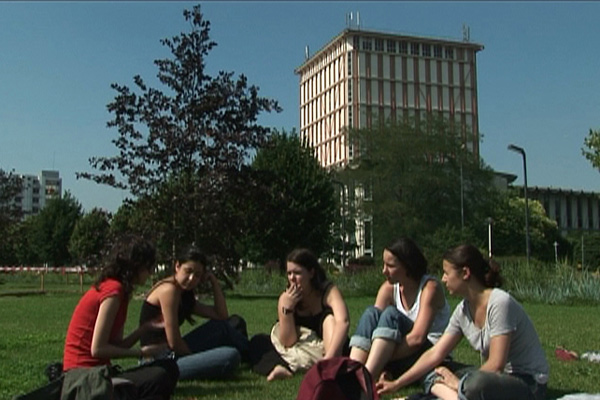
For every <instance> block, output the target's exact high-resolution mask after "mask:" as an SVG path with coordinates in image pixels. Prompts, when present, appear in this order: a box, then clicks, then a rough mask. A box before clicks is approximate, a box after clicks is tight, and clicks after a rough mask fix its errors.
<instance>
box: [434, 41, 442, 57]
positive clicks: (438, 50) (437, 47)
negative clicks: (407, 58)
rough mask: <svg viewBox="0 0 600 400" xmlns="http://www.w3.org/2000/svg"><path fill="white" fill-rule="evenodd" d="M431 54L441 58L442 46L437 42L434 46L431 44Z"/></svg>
mask: <svg viewBox="0 0 600 400" xmlns="http://www.w3.org/2000/svg"><path fill="white" fill-rule="evenodd" d="M433 56H434V57H436V58H442V46H441V45H439V44H436V45H435V46H433Z"/></svg>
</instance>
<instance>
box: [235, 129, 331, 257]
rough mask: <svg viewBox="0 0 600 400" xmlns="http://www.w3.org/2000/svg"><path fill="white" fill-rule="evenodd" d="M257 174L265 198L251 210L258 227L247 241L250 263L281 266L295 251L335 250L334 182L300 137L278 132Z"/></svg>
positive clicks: (261, 153) (255, 167)
mask: <svg viewBox="0 0 600 400" xmlns="http://www.w3.org/2000/svg"><path fill="white" fill-rule="evenodd" d="M252 169H253V171H254V172H255V173H256V174H257V176H258V177H259V178H258V180H257V181H259V182H260V185H259V186H258V189H260V191H261V193H262V194H261V195H258V196H255V198H256V201H254V202H253V205H251V206H250V207H249V210H250V212H249V214H250V215H251V216H252V217H253V222H252V223H251V224H250V225H251V229H250V230H249V234H248V235H247V236H246V240H245V249H246V251H245V254H246V255H247V258H248V259H250V260H251V261H256V262H266V261H269V260H279V261H280V263H282V262H283V261H284V260H285V257H286V255H287V253H288V252H290V251H291V250H293V249H294V248H296V247H307V248H310V249H311V250H313V251H314V252H315V253H316V254H323V253H325V252H327V251H328V250H330V247H331V243H332V237H331V236H332V235H331V232H330V231H331V226H332V223H333V221H334V213H335V209H336V200H335V197H334V190H333V185H332V183H331V178H330V176H329V174H328V173H327V171H325V170H324V169H323V168H322V167H321V166H320V165H319V162H318V161H317V159H316V158H315V157H314V154H313V150H312V149H311V148H308V147H306V146H303V145H302V144H301V141H300V139H299V137H298V135H297V134H296V133H295V132H292V133H291V134H289V135H288V134H286V133H285V132H281V133H277V134H275V135H273V136H272V137H271V140H270V142H269V143H268V145H267V146H265V147H264V148H262V149H261V150H259V152H258V153H257V154H256V157H255V159H254V161H253V163H252ZM254 193H258V192H257V190H256V189H255V190H254Z"/></svg>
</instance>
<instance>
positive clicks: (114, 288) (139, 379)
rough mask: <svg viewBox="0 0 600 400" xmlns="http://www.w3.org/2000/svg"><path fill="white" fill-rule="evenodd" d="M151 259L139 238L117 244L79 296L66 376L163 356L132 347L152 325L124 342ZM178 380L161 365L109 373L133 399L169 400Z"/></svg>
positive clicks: (172, 367) (170, 366)
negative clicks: (118, 360) (118, 362)
mask: <svg viewBox="0 0 600 400" xmlns="http://www.w3.org/2000/svg"><path fill="white" fill-rule="evenodd" d="M155 259H156V251H155V248H154V246H153V245H152V243H150V242H149V241H147V240H145V239H143V238H141V237H138V236H133V235H130V236H125V237H123V238H121V239H120V240H118V241H117V243H116V244H115V245H114V247H113V248H112V251H111V252H110V254H109V258H108V260H107V262H106V263H105V265H104V267H103V268H102V270H101V272H100V274H99V276H98V278H97V279H96V281H95V283H94V285H93V287H92V288H90V289H89V290H88V291H87V292H86V293H85V294H84V295H83V297H82V298H81V300H80V301H79V303H78V304H77V306H76V307H75V311H74V312H73V316H72V317H71V321H70V323H69V327H68V329H67V336H66V341H65V348H64V358H63V369H64V371H65V374H70V372H71V371H76V370H78V369H80V368H93V367H98V366H103V365H110V364H111V359H115V358H125V357H132V358H137V357H152V356H154V355H156V354H160V353H162V352H164V347H163V346H160V345H158V346H157V345H153V346H142V347H139V348H134V347H133V345H134V344H135V343H136V342H137V341H138V340H139V338H140V337H141V336H142V335H143V334H144V333H146V332H149V331H152V330H153V329H155V328H156V327H155V326H153V324H151V323H149V324H144V325H141V326H140V327H139V328H137V329H136V330H135V331H133V332H132V333H131V334H129V335H128V336H125V337H124V336H123V330H124V326H125V320H126V318H127V307H128V304H129V301H130V300H131V296H132V294H133V290H134V288H135V287H136V286H137V285H143V284H144V283H145V282H146V280H147V279H148V277H149V276H150V274H151V273H152V271H153V270H154V267H155ZM178 375H179V371H178V368H177V364H175V362H173V361H172V360H162V361H160V362H156V363H152V364H149V365H146V366H143V367H138V368H133V369H130V370H125V371H122V372H117V373H113V376H112V377H115V376H118V377H120V378H124V379H126V380H127V381H130V382H131V383H133V386H134V387H135V392H136V393H135V396H136V397H135V398H137V399H169V398H170V397H171V395H172V393H173V391H174V389H175V385H176V384H177V377H178ZM65 379H66V381H67V380H68V379H67V378H65Z"/></svg>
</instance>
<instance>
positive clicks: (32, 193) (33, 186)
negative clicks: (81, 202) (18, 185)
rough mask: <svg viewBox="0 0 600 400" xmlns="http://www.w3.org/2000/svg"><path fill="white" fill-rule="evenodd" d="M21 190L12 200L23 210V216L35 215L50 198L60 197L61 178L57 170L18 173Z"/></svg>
mask: <svg viewBox="0 0 600 400" xmlns="http://www.w3.org/2000/svg"><path fill="white" fill-rule="evenodd" d="M20 177H21V179H22V180H23V190H22V191H21V194H20V195H17V196H16V197H15V198H14V200H13V202H14V204H15V205H16V206H17V207H19V208H20V209H21V211H22V212H23V217H24V218H25V217H27V216H29V215H35V214H38V213H39V212H40V210H41V209H42V208H44V207H45V206H46V202H47V201H48V200H51V199H55V198H60V197H61V194H62V179H61V178H60V175H59V173H58V171H42V172H41V174H40V175H20Z"/></svg>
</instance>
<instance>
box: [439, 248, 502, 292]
mask: <svg viewBox="0 0 600 400" xmlns="http://www.w3.org/2000/svg"><path fill="white" fill-rule="evenodd" d="M443 259H444V260H446V261H448V262H449V263H450V264H452V265H454V266H455V267H456V269H460V268H462V267H468V268H469V269H470V270H471V274H473V276H474V277H475V278H476V279H477V280H478V281H479V282H480V283H481V284H482V285H483V286H485V287H500V286H501V285H502V277H501V276H500V264H498V263H497V262H496V261H495V260H493V259H490V260H486V259H485V258H484V257H483V254H481V252H480V251H479V249H478V248H477V247H475V246H473V245H470V244H462V245H460V246H457V247H454V248H452V249H449V250H447V251H446V253H444V257H443Z"/></svg>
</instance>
